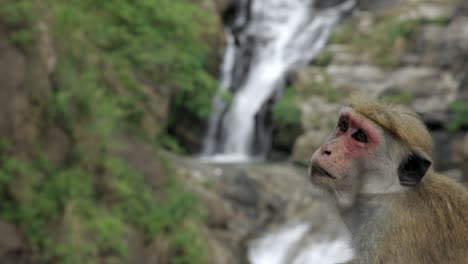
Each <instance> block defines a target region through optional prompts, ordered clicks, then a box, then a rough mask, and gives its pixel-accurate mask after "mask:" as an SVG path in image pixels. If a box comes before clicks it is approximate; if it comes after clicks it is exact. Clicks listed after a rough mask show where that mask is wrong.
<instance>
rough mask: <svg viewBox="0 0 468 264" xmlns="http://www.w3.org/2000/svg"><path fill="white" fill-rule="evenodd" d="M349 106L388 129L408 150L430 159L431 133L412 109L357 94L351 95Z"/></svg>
mask: <svg viewBox="0 0 468 264" xmlns="http://www.w3.org/2000/svg"><path fill="white" fill-rule="evenodd" d="M349 106H350V107H351V108H352V109H353V110H354V111H356V112H357V113H359V114H361V115H364V116H365V117H367V118H368V119H370V120H372V121H373V122H375V123H376V124H378V125H380V126H381V127H383V128H384V129H386V130H387V131H389V132H390V133H391V134H392V135H394V136H395V137H396V138H397V139H399V140H401V141H402V142H403V143H404V144H405V145H406V146H408V147H409V148H410V150H412V151H416V152H418V153H420V154H422V155H424V156H425V158H428V159H431V156H432V138H431V135H430V134H429V131H428V130H427V128H426V126H425V125H424V123H423V122H422V120H421V119H420V117H419V116H418V114H416V113H415V112H413V111H412V110H410V109H408V108H406V107H404V106H401V105H393V104H388V103H383V102H378V101H371V100H368V99H364V98H362V97H357V96H352V97H351V99H350V102H349Z"/></svg>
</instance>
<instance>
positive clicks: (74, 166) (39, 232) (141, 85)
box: [0, 0, 216, 264]
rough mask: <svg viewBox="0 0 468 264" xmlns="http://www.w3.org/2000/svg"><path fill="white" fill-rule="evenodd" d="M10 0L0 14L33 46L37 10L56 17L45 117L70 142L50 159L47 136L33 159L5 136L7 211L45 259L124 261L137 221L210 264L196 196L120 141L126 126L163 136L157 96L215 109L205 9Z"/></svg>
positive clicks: (163, 0)
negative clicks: (139, 163) (138, 162)
mask: <svg viewBox="0 0 468 264" xmlns="http://www.w3.org/2000/svg"><path fill="white" fill-rule="evenodd" d="M3 1H4V2H6V3H3V2H2V9H0V15H1V16H0V17H1V18H0V22H2V23H7V24H8V25H9V26H10V28H11V29H12V30H11V32H10V35H9V36H10V40H11V41H12V42H14V43H15V44H18V45H20V46H22V47H25V48H27V46H28V45H31V44H34V43H33V42H34V34H35V33H36V30H35V27H36V25H37V20H36V19H37V17H38V16H39V13H40V11H39V10H41V12H42V11H44V10H47V12H48V13H47V15H50V17H51V24H52V26H53V30H54V31H53V34H54V37H55V40H56V43H55V44H56V45H57V48H58V51H57V53H58V64H57V67H56V72H55V73H54V76H53V86H54V87H52V88H51V93H50V95H49V96H48V98H47V102H46V104H44V105H45V106H46V108H45V109H44V111H43V115H42V116H41V118H42V120H38V123H40V124H41V125H43V126H44V127H47V126H53V127H58V128H60V129H62V130H63V131H65V132H66V134H67V137H68V138H69V139H70V141H71V145H72V146H71V150H70V153H65V154H64V155H66V158H65V159H64V161H63V162H61V163H59V164H55V163H52V162H51V161H49V160H48V159H47V158H46V155H45V151H44V150H45V149H46V147H47V146H42V145H41V144H40V143H39V142H40V140H38V143H37V149H35V150H34V151H33V150H31V153H29V154H30V155H27V156H26V157H20V156H19V155H16V153H15V149H14V148H12V147H10V146H9V145H10V144H9V141H8V139H2V140H0V164H1V165H2V166H1V167H0V199H1V200H2V203H1V204H0V217H1V218H2V219H5V220H7V221H9V222H12V223H15V224H17V225H18V226H19V227H20V229H21V230H22V231H23V232H24V233H25V234H26V235H27V237H28V239H29V241H30V243H31V245H32V246H33V247H34V248H36V249H37V259H36V260H35V261H36V262H40V263H65V264H75V263H107V262H110V261H112V260H115V259H125V258H126V257H127V256H128V254H129V252H128V250H129V245H128V244H127V243H128V242H127V241H128V239H127V238H128V234H129V232H130V231H131V230H134V229H137V230H140V231H141V232H142V233H144V234H145V239H146V241H147V242H151V241H158V239H165V240H167V241H169V244H170V247H171V254H172V255H171V256H172V258H171V259H172V260H173V262H174V263H204V262H205V259H204V250H203V248H204V245H203V243H202V242H201V241H200V239H199V234H198V231H197V229H196V226H197V224H198V223H199V221H200V215H199V214H198V213H197V210H196V209H197V206H196V200H195V199H194V197H193V196H192V195H191V194H190V193H188V192H187V191H186V190H185V189H184V188H183V187H182V186H181V184H180V183H179V182H178V181H177V176H176V175H175V173H174V171H173V170H172V169H171V167H170V164H169V163H168V162H167V161H163V163H164V164H166V169H165V174H166V177H167V181H168V182H167V183H166V184H165V185H164V186H163V187H162V189H155V188H154V187H153V186H151V185H148V184H147V181H146V180H145V178H144V177H143V175H142V174H141V173H140V172H138V171H136V170H135V169H134V168H132V167H131V166H130V165H129V164H128V163H127V162H126V161H125V160H122V158H121V157H119V156H118V155H117V154H116V153H117V151H116V150H117V149H118V147H119V143H120V142H119V140H118V139H117V138H118V136H121V135H122V134H134V135H137V136H140V137H142V138H143V139H145V140H147V142H154V141H155V140H157V139H159V138H161V136H160V135H159V134H160V133H159V132H160V131H161V128H163V127H164V126H165V124H164V120H162V119H157V118H156V117H155V115H154V113H153V112H155V111H156V110H155V106H154V105H152V104H153V101H151V100H150V99H149V98H151V96H152V95H154V94H160V93H163V94H164V93H165V94H173V95H174V96H173V98H174V99H173V100H174V101H173V105H175V107H176V109H180V108H183V109H184V111H187V112H189V113H191V114H193V115H195V116H200V117H201V116H204V115H206V114H207V113H208V111H209V110H207V109H209V106H210V105H211V102H208V101H207V100H209V99H208V97H209V96H207V93H211V92H212V91H214V88H215V86H216V84H215V81H214V79H213V77H212V76H211V75H210V74H209V73H208V70H207V58H208V57H209V56H210V52H212V51H211V50H210V49H209V48H208V47H206V45H205V44H204V43H203V42H204V41H203V33H204V31H205V30H206V28H207V27H206V25H207V24H208V23H209V22H210V17H209V16H207V15H206V14H204V13H203V11H201V10H200V9H199V8H197V7H196V6H194V5H193V4H192V3H191V1H189V0H175V1H174V0H159V1H148V0H122V1H89V0H69V1H61V0H45V1H41V2H40V4H38V5H39V6H40V8H39V7H38V6H36V1H32V0H19V1H13V0H3ZM4 7H5V8H4ZM29 33H30V34H31V37H28V35H27V34H29ZM148 87H149V88H148ZM26 88H28V87H26ZM166 96H167V95H166ZM156 107H157V106H156ZM148 127H151V129H149V128H148ZM155 145H156V146H159V145H158V144H155ZM154 158H155V159H156V160H158V159H159V158H160V157H154ZM102 185H104V186H105V188H107V189H106V190H107V191H106V192H107V194H106V195H108V196H112V198H113V199H112V202H109V201H108V200H106V199H105V197H103V196H106V195H104V194H103V193H102V188H103V186H102Z"/></svg>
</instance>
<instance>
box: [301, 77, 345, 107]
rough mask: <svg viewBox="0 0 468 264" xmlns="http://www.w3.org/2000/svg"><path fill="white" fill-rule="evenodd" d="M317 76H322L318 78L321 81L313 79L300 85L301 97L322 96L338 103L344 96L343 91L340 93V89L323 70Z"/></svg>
mask: <svg viewBox="0 0 468 264" xmlns="http://www.w3.org/2000/svg"><path fill="white" fill-rule="evenodd" d="M317 76H318V77H320V78H318V79H320V81H319V80H316V81H312V82H310V83H306V84H304V85H303V86H302V87H298V93H299V94H300V95H301V97H305V98H308V97H311V96H322V97H324V98H325V99H326V100H327V101H328V102H331V103H336V102H338V101H339V100H340V99H341V98H342V97H343V96H344V94H343V93H340V92H339V91H338V89H336V87H334V86H333V85H332V84H331V81H330V79H329V78H328V76H327V75H326V74H325V73H324V72H321V73H320V75H317Z"/></svg>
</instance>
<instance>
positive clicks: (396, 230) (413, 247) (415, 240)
mask: <svg viewBox="0 0 468 264" xmlns="http://www.w3.org/2000/svg"><path fill="white" fill-rule="evenodd" d="M385 218H386V221H385V223H382V224H381V228H382V229H381V230H380V236H381V241H380V242H379V244H380V246H379V247H378V250H377V251H376V252H375V254H373V260H372V262H371V263H414V264H417V263H421V264H423V263H424V264H426V263H434V264H435V263H453V264H466V263H468V193H467V191H466V189H465V188H464V187H463V186H461V185H460V184H457V183H455V182H453V181H452V180H450V179H448V178H447V177H444V176H440V175H437V174H431V175H426V176H425V179H424V180H423V181H422V182H421V183H420V184H419V185H418V186H416V187H415V188H414V189H413V190H410V191H407V192H404V193H403V194H401V195H400V196H399V197H397V198H396V199H395V200H394V201H393V202H392V204H391V206H390V208H389V210H388V213H387V216H386V217H385Z"/></svg>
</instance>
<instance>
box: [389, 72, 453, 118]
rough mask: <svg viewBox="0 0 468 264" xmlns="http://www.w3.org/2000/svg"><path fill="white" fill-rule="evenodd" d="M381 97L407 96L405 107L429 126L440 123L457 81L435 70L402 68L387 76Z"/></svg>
mask: <svg viewBox="0 0 468 264" xmlns="http://www.w3.org/2000/svg"><path fill="white" fill-rule="evenodd" d="M384 84H385V88H384V91H383V93H382V96H386V95H392V94H408V95H409V97H410V98H409V100H410V102H408V104H409V105H410V107H411V108H412V109H413V110H415V111H416V112H418V113H420V114H421V115H422V116H423V119H424V120H425V121H427V122H430V123H443V122H444V121H445V120H446V115H445V114H446V109H447V107H448V105H449V104H450V103H452V102H453V101H454V100H455V99H456V97H457V90H458V82H457V81H456V80H455V78H454V76H453V75H452V74H451V73H449V72H441V71H439V70H438V69H436V68H426V67H404V68H400V69H397V70H396V71H394V72H392V73H391V74H389V75H388V78H387V79H386V80H385V83H384Z"/></svg>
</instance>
